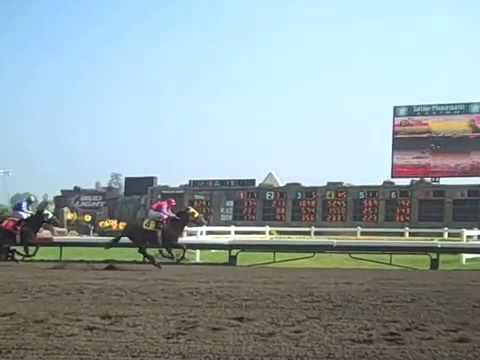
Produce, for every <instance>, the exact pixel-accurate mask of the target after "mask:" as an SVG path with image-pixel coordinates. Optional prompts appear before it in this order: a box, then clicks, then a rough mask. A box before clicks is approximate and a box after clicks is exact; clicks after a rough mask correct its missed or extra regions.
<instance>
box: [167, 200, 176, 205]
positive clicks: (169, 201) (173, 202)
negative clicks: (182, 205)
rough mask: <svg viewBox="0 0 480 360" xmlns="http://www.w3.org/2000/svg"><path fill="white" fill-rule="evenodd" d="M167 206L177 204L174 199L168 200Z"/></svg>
mask: <svg viewBox="0 0 480 360" xmlns="http://www.w3.org/2000/svg"><path fill="white" fill-rule="evenodd" d="M167 204H168V206H177V202H176V201H175V199H168V200H167Z"/></svg>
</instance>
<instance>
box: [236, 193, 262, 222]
mask: <svg viewBox="0 0 480 360" xmlns="http://www.w3.org/2000/svg"><path fill="white" fill-rule="evenodd" d="M233 220H234V221H256V220H257V194H256V193H255V192H253V191H241V192H240V193H239V194H238V199H237V200H234V202H233Z"/></svg>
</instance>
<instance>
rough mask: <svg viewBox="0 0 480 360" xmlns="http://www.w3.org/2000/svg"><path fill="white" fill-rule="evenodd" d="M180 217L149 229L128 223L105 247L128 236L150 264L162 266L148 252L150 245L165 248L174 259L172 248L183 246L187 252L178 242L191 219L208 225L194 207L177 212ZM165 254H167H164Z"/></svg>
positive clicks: (107, 247) (108, 247)
mask: <svg viewBox="0 0 480 360" xmlns="http://www.w3.org/2000/svg"><path fill="white" fill-rule="evenodd" d="M176 215H177V217H178V219H171V220H170V221H169V222H168V223H167V224H166V225H163V226H162V229H161V230H159V231H157V230H147V229H145V228H144V227H143V225H142V224H127V226H126V227H125V229H124V230H123V231H122V233H121V234H120V235H118V236H117V237H115V238H113V239H112V241H110V242H109V243H108V244H107V245H106V246H105V249H110V248H111V247H112V246H113V245H114V244H116V243H118V242H119V241H120V239H121V238H122V237H127V238H129V239H130V241H131V242H132V243H134V244H135V245H136V246H138V252H139V253H140V254H142V255H143V257H144V259H147V260H148V261H149V262H150V264H152V265H154V266H156V267H158V268H160V267H161V266H160V264H159V263H158V262H157V261H156V260H155V257H154V256H152V255H150V254H149V253H148V252H147V248H148V247H156V248H165V249H166V250H167V252H168V254H169V255H170V256H166V257H168V258H172V259H174V255H173V253H172V248H182V249H183V253H185V247H184V246H181V245H179V244H178V239H179V238H180V237H181V236H182V234H183V230H184V229H185V226H187V225H188V224H189V223H190V222H191V221H193V222H194V223H196V224H197V225H206V223H207V222H206V221H205V219H204V217H203V216H202V215H201V214H199V213H198V211H196V210H195V209H194V208H192V207H188V208H186V209H185V210H182V211H179V212H177V214H176ZM161 254H162V255H163V253H161ZM163 256H165V255H163Z"/></svg>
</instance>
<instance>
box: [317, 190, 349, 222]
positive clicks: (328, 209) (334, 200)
mask: <svg viewBox="0 0 480 360" xmlns="http://www.w3.org/2000/svg"><path fill="white" fill-rule="evenodd" d="M347 196H348V193H347V192H346V191H327V196H326V197H327V198H326V199H324V200H323V205H322V208H323V211H322V215H323V216H322V220H323V221H328V222H345V221H346V220H347Z"/></svg>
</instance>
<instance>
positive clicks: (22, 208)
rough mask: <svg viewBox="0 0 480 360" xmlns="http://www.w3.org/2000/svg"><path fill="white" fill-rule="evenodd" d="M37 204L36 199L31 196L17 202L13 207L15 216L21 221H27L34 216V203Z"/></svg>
mask: <svg viewBox="0 0 480 360" xmlns="http://www.w3.org/2000/svg"><path fill="white" fill-rule="evenodd" d="M34 202H35V197H34V196H33V195H29V196H28V197H27V198H26V199H25V200H22V201H19V202H17V203H16V204H15V205H14V206H13V209H12V210H13V216H14V217H16V218H19V219H21V220H25V219H27V218H29V217H30V216H32V215H33V209H32V206H33V203H34Z"/></svg>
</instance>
